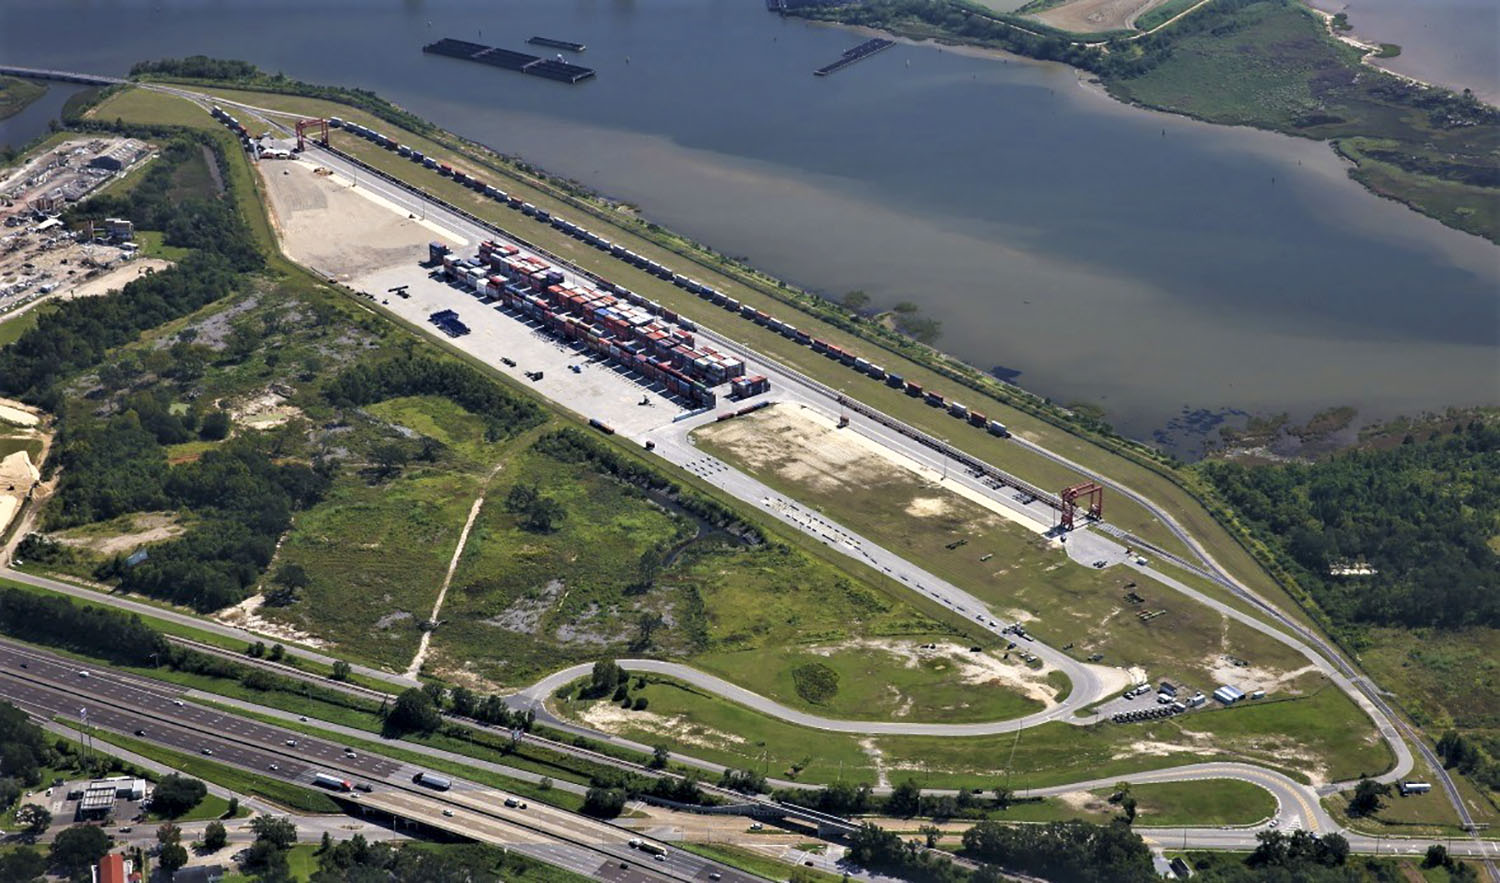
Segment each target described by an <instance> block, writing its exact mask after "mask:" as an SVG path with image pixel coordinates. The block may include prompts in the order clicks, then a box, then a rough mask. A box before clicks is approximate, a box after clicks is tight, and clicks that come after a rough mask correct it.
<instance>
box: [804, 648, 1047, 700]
mask: <svg viewBox="0 0 1500 883" xmlns="http://www.w3.org/2000/svg"><path fill="white" fill-rule="evenodd" d="M845 650H878V651H880V652H882V653H887V654H889V655H891V656H893V657H895V658H896V659H897V660H898V661H899V662H900V663H901V664H902V665H903V666H905V667H906V668H917V667H918V666H919V665H921V664H922V662H923V661H924V660H932V659H941V660H944V661H946V662H947V663H948V664H950V665H952V666H953V670H954V672H955V674H956V675H957V676H958V678H959V680H961V681H963V682H964V683H965V684H974V685H976V686H978V685H982V684H988V685H994V686H1001V687H1006V688H1011V689H1015V690H1018V691H1019V692H1021V693H1022V694H1024V695H1025V696H1027V697H1028V698H1031V699H1035V700H1036V701H1038V702H1040V703H1042V704H1043V705H1045V706H1046V707H1048V708H1051V707H1053V706H1055V705H1056V704H1057V689H1056V688H1055V687H1053V686H1052V685H1051V684H1049V683H1047V681H1046V677H1047V673H1048V672H1049V671H1051V668H1050V667H1048V666H1045V665H1044V666H1043V667H1042V668H1039V669H1032V668H1030V667H1027V666H1024V665H1020V664H1018V663H1013V662H1008V661H1006V660H1003V659H999V658H997V657H995V656H992V655H990V654H988V653H970V652H969V648H968V647H967V646H962V645H959V644H951V643H941V644H929V645H924V644H919V643H917V642H915V641H894V640H880V639H877V638H861V639H858V640H851V641H844V642H841V643H839V644H829V645H824V646H820V647H809V648H808V652H810V653H816V654H817V655H819V656H832V655H833V654H834V653H837V652H840V651H845ZM893 689H894V688H893Z"/></svg>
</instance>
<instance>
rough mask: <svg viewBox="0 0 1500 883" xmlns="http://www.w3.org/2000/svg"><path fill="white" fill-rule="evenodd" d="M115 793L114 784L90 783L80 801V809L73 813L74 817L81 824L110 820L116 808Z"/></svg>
mask: <svg viewBox="0 0 1500 883" xmlns="http://www.w3.org/2000/svg"><path fill="white" fill-rule="evenodd" d="M115 793H116V789H115V786H114V785H113V784H112V783H108V782H90V783H89V785H88V787H87V788H85V789H84V791H83V797H81V798H79V800H78V808H77V809H76V810H74V811H73V817H74V818H76V819H77V820H78V821H80V822H82V821H87V820H90V819H105V818H108V817H109V814H110V813H111V812H113V811H114V808H115Z"/></svg>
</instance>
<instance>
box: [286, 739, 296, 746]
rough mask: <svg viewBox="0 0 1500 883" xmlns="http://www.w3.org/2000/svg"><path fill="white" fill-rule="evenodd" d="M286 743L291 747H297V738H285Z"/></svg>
mask: <svg viewBox="0 0 1500 883" xmlns="http://www.w3.org/2000/svg"><path fill="white" fill-rule="evenodd" d="M286 744H287V745H288V746H290V747H292V748H296V747H297V740H296V739H288V740H286Z"/></svg>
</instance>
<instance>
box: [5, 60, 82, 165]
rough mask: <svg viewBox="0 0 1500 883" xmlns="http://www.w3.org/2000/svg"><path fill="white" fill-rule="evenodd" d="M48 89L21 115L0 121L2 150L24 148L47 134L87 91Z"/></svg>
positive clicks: (55, 85)
mask: <svg viewBox="0 0 1500 883" xmlns="http://www.w3.org/2000/svg"><path fill="white" fill-rule="evenodd" d="M3 57H4V56H3V55H0V58H3ZM45 85H46V86H47V91H46V92H45V93H43V94H42V97H40V98H38V99H37V100H35V101H33V102H31V103H30V104H28V105H26V107H25V108H23V109H22V110H21V112H20V113H18V114H14V115H13V116H8V117H6V118H5V119H3V120H0V146H6V145H8V146H10V147H21V146H22V145H24V144H29V143H30V142H32V141H33V140H35V139H37V138H40V137H41V136H43V135H45V134H47V131H48V123H50V122H53V121H54V120H57V119H60V118H61V117H62V108H63V105H64V104H65V103H67V100H68V99H69V98H71V97H73V95H74V94H75V93H77V92H81V91H83V90H84V89H85V88H86V87H84V86H74V85H70V84H68V83H46V84H45Z"/></svg>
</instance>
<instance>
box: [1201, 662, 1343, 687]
mask: <svg viewBox="0 0 1500 883" xmlns="http://www.w3.org/2000/svg"><path fill="white" fill-rule="evenodd" d="M1200 665H1201V666H1202V667H1203V669H1204V671H1205V672H1207V673H1208V674H1209V676H1211V677H1212V678H1213V680H1214V683H1215V684H1216V685H1217V684H1229V685H1231V686H1234V687H1238V688H1240V689H1241V690H1244V691H1245V692H1246V693H1253V692H1255V691H1256V690H1265V691H1266V692H1267V693H1270V692H1273V691H1280V692H1283V693H1286V692H1295V693H1300V692H1302V691H1301V690H1299V689H1296V688H1295V687H1293V686H1292V685H1293V682H1294V681H1296V680H1297V679H1298V678H1300V677H1302V676H1303V675H1306V674H1313V673H1315V672H1317V671H1318V667H1317V666H1315V665H1311V664H1309V665H1304V666H1303V667H1301V668H1299V669H1296V670H1294V671H1284V672H1283V671H1274V670H1272V669H1268V668H1262V667H1260V666H1256V665H1236V664H1235V658H1234V657H1232V656H1223V655H1218V656H1208V657H1206V658H1204V660H1203V662H1202V663H1200Z"/></svg>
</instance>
